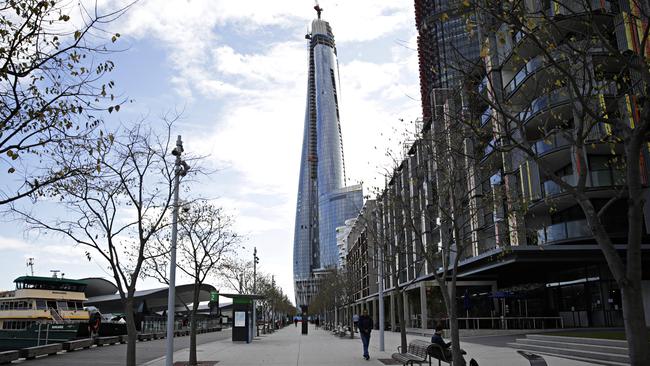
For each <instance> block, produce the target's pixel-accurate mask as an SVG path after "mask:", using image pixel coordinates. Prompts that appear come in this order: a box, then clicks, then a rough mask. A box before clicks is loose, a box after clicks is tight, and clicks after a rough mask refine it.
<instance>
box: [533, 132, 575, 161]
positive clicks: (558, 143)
mask: <svg viewBox="0 0 650 366" xmlns="http://www.w3.org/2000/svg"><path fill="white" fill-rule="evenodd" d="M567 145H569V140H567V139H566V138H564V137H563V136H558V135H557V134H554V135H551V136H550V137H549V138H547V139H544V140H539V141H537V142H535V143H534V144H532V145H531V149H532V150H533V151H534V152H535V155H538V156H539V155H543V154H545V153H547V152H549V151H552V150H555V149H557V148H560V147H563V146H567Z"/></svg>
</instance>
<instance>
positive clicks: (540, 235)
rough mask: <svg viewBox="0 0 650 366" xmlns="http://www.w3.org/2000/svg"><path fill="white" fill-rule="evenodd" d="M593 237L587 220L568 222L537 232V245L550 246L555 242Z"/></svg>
mask: <svg viewBox="0 0 650 366" xmlns="http://www.w3.org/2000/svg"><path fill="white" fill-rule="evenodd" d="M592 235H593V234H592V233H591V231H590V230H589V227H588V226H587V221H586V220H575V221H566V222H561V223H558V224H553V225H549V226H546V227H543V228H541V229H539V230H537V244H538V245H540V244H548V243H552V242H555V241H561V240H568V239H574V238H584V237H590V236H592Z"/></svg>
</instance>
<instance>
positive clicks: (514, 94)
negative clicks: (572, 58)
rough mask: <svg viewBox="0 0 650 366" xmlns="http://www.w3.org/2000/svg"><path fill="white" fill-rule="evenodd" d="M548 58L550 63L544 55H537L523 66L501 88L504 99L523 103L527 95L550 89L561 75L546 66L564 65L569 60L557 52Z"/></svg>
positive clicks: (562, 53) (563, 54)
mask: <svg viewBox="0 0 650 366" xmlns="http://www.w3.org/2000/svg"><path fill="white" fill-rule="evenodd" d="M550 57H552V61H550V60H548V58H547V56H546V55H538V56H536V57H534V58H533V59H531V60H530V61H528V62H527V63H526V64H525V65H523V66H522V67H521V68H520V69H519V70H518V71H517V72H516V73H515V75H514V76H513V77H512V79H511V80H510V81H508V83H507V84H506V86H505V87H504V88H503V91H504V96H505V98H506V99H508V100H512V101H513V102H515V103H517V102H523V100H524V99H525V98H526V96H527V95H539V93H540V92H542V91H543V90H547V89H548V88H550V87H552V86H553V84H554V82H555V79H556V78H559V77H561V75H559V72H558V71H557V70H556V69H555V68H553V67H548V66H550V65H553V64H562V63H566V62H568V60H569V58H568V57H567V56H566V54H565V53H564V52H560V51H559V50H558V51H555V52H552V53H551V54H550ZM529 81H530V82H529Z"/></svg>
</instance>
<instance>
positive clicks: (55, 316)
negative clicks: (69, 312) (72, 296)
mask: <svg viewBox="0 0 650 366" xmlns="http://www.w3.org/2000/svg"><path fill="white" fill-rule="evenodd" d="M50 314H51V315H52V319H53V320H54V322H55V323H57V324H59V323H63V317H62V316H61V314H59V312H58V311H57V310H56V309H55V308H50Z"/></svg>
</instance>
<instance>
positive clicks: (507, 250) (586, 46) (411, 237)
mask: <svg viewBox="0 0 650 366" xmlns="http://www.w3.org/2000/svg"><path fill="white" fill-rule="evenodd" d="M461 3H463V2H461V1H449V2H446V1H444V0H416V1H415V5H416V19H417V24H418V25H417V26H418V32H419V36H420V39H419V40H418V43H419V55H420V70H421V72H422V77H421V84H422V85H421V87H422V92H423V97H422V103H423V111H424V112H423V113H424V115H425V118H426V119H425V124H424V129H423V131H422V133H421V137H420V138H419V139H418V140H416V141H415V142H414V143H413V145H412V146H411V149H410V150H409V151H408V153H407V154H406V155H407V156H406V157H405V158H404V160H403V161H402V162H401V164H400V165H399V167H398V168H396V169H395V171H394V172H393V175H392V177H391V179H390V180H389V181H388V182H387V185H386V187H385V190H384V191H383V192H382V194H381V195H380V196H379V197H378V198H377V204H376V205H375V207H374V208H370V206H367V207H366V209H364V211H369V210H374V211H375V215H374V216H372V215H371V219H366V220H362V219H361V217H362V216H359V219H357V220H356V222H355V223H354V225H353V227H352V229H351V230H350V232H351V233H359V234H358V235H357V236H355V237H354V240H350V241H349V243H350V244H349V247H348V258H347V268H348V270H349V271H352V272H354V273H352V274H351V278H352V279H353V280H354V284H355V286H356V287H355V292H354V293H355V294H356V295H355V297H354V300H355V304H353V305H352V309H351V310H350V311H348V313H352V314H353V313H358V312H360V311H361V309H362V308H366V309H369V312H370V313H371V314H374V316H375V319H377V316H378V310H377V309H378V307H379V294H378V290H377V288H378V286H377V284H378V283H379V281H383V285H384V286H383V287H384V289H385V292H384V297H385V298H384V299H383V300H384V304H385V309H386V313H385V315H384V316H385V321H386V324H390V326H391V328H392V329H396V328H397V326H398V325H399V326H400V327H405V328H422V331H424V330H425V329H431V328H433V327H434V326H435V325H436V323H437V322H439V321H444V320H445V318H446V312H447V309H446V308H445V306H444V304H442V302H441V300H440V299H441V292H440V291H441V288H440V286H439V284H438V282H437V281H436V280H434V275H435V274H438V275H440V274H442V273H443V268H444V263H445V262H444V261H445V260H446V258H444V257H443V255H442V254H443V253H442V252H441V250H442V248H443V247H444V245H445V243H446V245H448V246H450V249H451V250H448V252H452V254H453V256H451V255H450V258H449V260H450V261H451V260H453V259H456V257H457V258H458V259H459V261H458V267H457V270H456V273H457V275H458V281H457V282H456V287H457V292H456V294H457V299H456V300H457V303H458V306H459V308H460V307H461V306H462V308H463V311H462V315H463V317H467V318H474V319H485V320H487V322H485V323H482V320H477V321H476V323H474V324H471V322H466V323H463V322H460V323H459V326H460V327H461V328H481V329H483V328H502V329H505V328H507V329H513V328H533V327H557V328H559V327H621V326H623V325H624V319H625V317H624V315H625V314H624V310H623V304H624V300H623V296H622V290H621V288H620V286H619V283H618V282H617V278H616V276H615V275H614V274H613V273H612V270H611V269H610V266H609V265H608V262H607V260H606V258H605V256H604V255H603V251H602V249H601V246H600V245H599V244H598V242H597V240H596V239H595V236H594V233H593V231H592V230H591V228H590V224H589V223H588V218H589V217H588V216H587V215H586V214H585V212H584V210H583V209H582V208H581V206H580V205H579V203H582V204H584V203H585V202H586V201H581V202H578V200H577V199H576V197H575V196H573V194H572V192H574V191H576V190H581V191H582V192H584V193H583V197H586V198H588V200H589V202H590V204H591V205H593V207H594V209H595V210H596V211H601V214H600V217H601V218H600V220H602V223H603V226H602V229H603V231H604V232H605V233H606V234H607V237H608V238H609V240H610V241H611V243H612V244H613V245H614V248H615V251H617V255H618V256H619V257H620V258H622V259H623V261H625V260H626V259H625V258H626V256H627V258H630V256H629V252H628V251H631V250H629V249H628V247H629V246H630V242H631V240H630V238H631V235H630V234H629V233H630V232H633V233H634V234H635V235H638V236H639V242H640V248H639V249H638V251H637V253H638V256H639V257H640V258H641V263H640V264H641V267H644V268H647V267H648V265H649V261H648V258H650V256H649V255H650V205H648V204H647V202H646V204H645V205H644V207H643V213H642V215H640V216H641V217H640V218H639V219H638V220H637V224H638V226H637V229H636V231H630V230H629V227H630V226H629V225H628V224H629V222H628V214H629V211H630V207H629V202H631V201H633V200H632V199H630V197H628V196H627V195H628V193H627V189H628V188H627V187H628V184H629V181H628V180H629V179H630V177H631V175H628V174H627V172H628V170H627V169H628V164H629V161H630V160H628V157H627V155H626V151H625V150H626V146H625V141H624V139H623V138H622V137H621V136H623V132H622V131H632V130H634V129H635V128H638V126H640V123H642V122H641V118H642V117H641V116H642V115H643V112H644V105H643V104H642V103H641V102H640V101H641V100H647V99H646V98H647V90H648V81H647V78H645V79H644V78H643V77H642V75H641V73H639V72H637V71H636V69H635V66H634V65H639V64H642V63H641V62H647V59H648V58H647V57H648V55H650V47H648V41H647V40H646V39H644V36H643V35H644V34H645V30H646V29H647V24H648V22H647V14H649V8H648V5H647V2H639V1H634V0H631V1H630V0H624V1H613V0H612V1H610V0H544V1H534V0H525V1H521V2H516V6H517V9H516V11H515V10H513V9H510V10H511V11H510V12H505V11H504V12H503V13H500V11H502V10H503V9H502V8H498V7H495V8H491V7H488V8H486V9H475V8H471V9H470V8H468V9H467V11H472V12H474V13H475V14H478V15H480V16H481V19H483V20H482V21H481V24H480V25H479V26H481V27H485V29H484V30H483V33H482V35H481V37H480V39H481V42H480V45H481V47H482V52H480V55H479V53H478V52H477V53H475V56H474V57H473V58H469V59H468V60H467V61H468V62H467V66H468V67H471V69H469V68H468V69H466V70H460V72H457V71H458V70H457V69H455V68H452V69H451V72H450V69H449V68H447V67H446V66H449V65H450V63H449V62H447V61H448V60H446V59H445V57H444V56H445V54H446V51H444V49H445V47H446V46H449V45H451V44H453V42H454V40H455V39H457V38H456V33H455V31H453V30H452V31H450V30H451V29H454V28H453V26H452V24H454V23H453V22H452V21H453V20H454V17H455V16H456V15H457V14H458V13H455V12H454V11H452V10H453V9H451V8H449V7H446V8H445V7H442V5H444V4H447V5H449V4H456V5H457V6H460V5H461ZM467 3H468V4H470V3H472V2H467ZM505 3H506V2H504V4H505ZM508 4H511V6H515V5H513V4H515V3H512V2H509V3H508ZM489 11H492V12H493V13H490V12H489ZM479 13H480V14H479ZM504 14H505V15H504ZM510 14H517V16H519V14H524V15H523V18H524V19H526V20H527V21H526V23H525V24H523V25H522V24H519V23H517V21H518V19H519V18H516V17H513V19H512V20H510V21H509V22H508V21H507V20H509V18H508V16H509V15H510ZM496 15H503V16H501V17H498V16H496ZM472 16H474V15H465V16H464V17H458V19H463V21H464V23H465V24H464V26H466V25H467V24H470V25H471V23H472ZM449 22H452V23H449ZM446 25H448V26H449V27H451V28H447V29H445V27H446ZM455 29H456V30H458V31H460V28H455ZM478 34H480V32H479V33H478ZM447 40H449V41H447ZM441 44H442V45H444V46H442V48H441ZM477 44H478V43H477ZM476 50H478V48H477V49H476ZM443 51H444V52H443ZM469 54H470V53H468V55H469ZM479 57H480V58H479ZM630 60H633V61H630ZM630 65H632V66H630ZM644 65H645V64H644ZM445 70H446V71H445ZM481 80H482V81H481ZM445 83H446V84H445ZM456 83H457V84H456ZM436 89H441V90H442V89H448V90H449V92H448V93H444V92H443V93H440V95H441V98H440V99H439V100H438V101H436V102H437V103H434V101H432V100H431V99H428V98H427V97H428V96H429V95H430V93H431V91H433V90H436ZM438 107H440V110H441V111H443V113H438ZM646 108H647V107H646ZM586 111H589V112H590V113H589V114H588V113H587V112H586ZM646 111H647V109H646ZM426 113H429V115H427V114H426ZM463 127H468V129H469V127H471V130H470V131H471V133H470V132H467V131H465V130H464V129H463ZM628 128H629V130H628ZM628 133H629V132H628ZM642 141H643V146H642V147H641V151H640V154H639V159H638V160H637V161H636V163H635V164H634V165H635V166H637V167H638V177H634V178H638V179H639V181H640V182H639V183H640V184H639V185H640V188H639V189H641V190H642V191H643V192H644V194H649V193H648V192H650V183H649V182H650V165H649V164H648V163H647V162H648V161H649V160H650V149H649V147H650V145H648V144H647V143H648V138H647V136H646V137H644V140H642ZM448 145H454V146H452V147H450V146H448ZM440 148H444V149H446V151H451V152H452V154H456V156H462V159H461V158H459V159H455V160H454V159H448V158H447V159H446V157H444V156H442V157H441V155H444V154H440V150H439V149H440ZM635 154H636V153H635ZM452 157H453V156H452ZM445 159H446V160H445ZM441 172H442V174H441ZM456 172H460V173H458V174H452V173H456ZM452 184H453V187H452V189H450V187H449V186H450V185H452ZM450 192H451V193H453V194H454V195H455V197H456V195H457V196H458V197H462V198H461V199H460V200H457V201H458V202H459V205H458V206H454V205H453V203H450V202H453V200H451V199H450ZM452 221H453V222H454V223H455V224H456V225H457V228H458V231H457V232H455V233H452V232H451V231H450V230H449V222H452ZM350 236H352V234H350ZM376 238H380V239H381V240H378V241H377V240H376ZM374 241H376V242H374ZM377 246H384V247H385V248H387V249H388V250H384V251H383V257H378V256H379V252H378V251H375V250H373V248H375V247H377ZM386 263H394V266H395V269H392V268H390V266H387V265H386ZM381 266H384V267H385V268H383V273H384V278H378V275H375V276H374V277H373V276H371V277H370V278H369V279H368V280H365V278H366V274H367V273H373V271H374V272H375V273H377V274H378V273H380V271H379V268H381ZM391 271H392V272H393V273H391ZM395 274H397V275H395ZM398 286H404V287H406V289H405V290H404V291H403V292H402V293H399V292H398V291H396V288H397V287H398ZM638 292H639V293H640V294H641V296H642V297H643V301H644V307H645V319H646V326H650V306H649V305H650V277H648V275H647V273H645V272H644V273H643V276H642V278H641V289H640V290H639V291H638ZM399 301H403V309H404V322H405V324H398V321H399V316H397V309H398V307H397V304H398V302H399ZM339 313H341V312H340V311H339ZM516 346H517V347H519V348H525V345H522V344H519V345H516ZM529 350H530V348H529ZM563 353H564V352H563ZM566 354H570V353H566ZM596 356H597V355H594V357H596ZM619 360H620V362H629V360H627V356H625V355H623V356H620V358H619ZM593 361H596V360H593Z"/></svg>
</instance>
